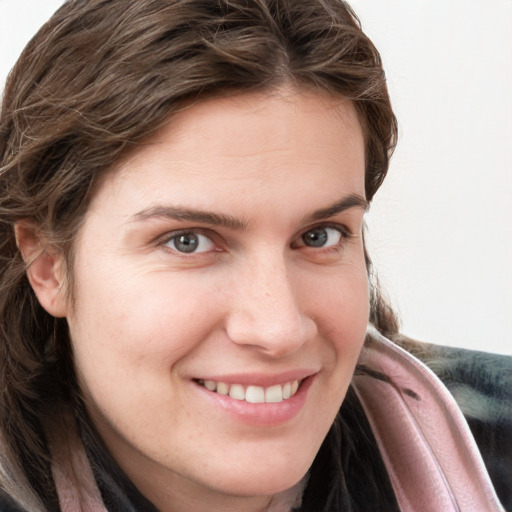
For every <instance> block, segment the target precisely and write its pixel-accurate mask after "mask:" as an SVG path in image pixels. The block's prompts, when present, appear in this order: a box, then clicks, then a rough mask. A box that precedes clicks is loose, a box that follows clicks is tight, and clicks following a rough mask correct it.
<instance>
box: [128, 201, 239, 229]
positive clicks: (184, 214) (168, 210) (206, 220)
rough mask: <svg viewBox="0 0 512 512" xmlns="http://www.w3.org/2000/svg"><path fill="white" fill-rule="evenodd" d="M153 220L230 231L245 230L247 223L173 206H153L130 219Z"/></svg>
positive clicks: (133, 220) (228, 216)
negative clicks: (205, 225) (179, 222)
mask: <svg viewBox="0 0 512 512" xmlns="http://www.w3.org/2000/svg"><path fill="white" fill-rule="evenodd" d="M152 218H164V219H172V220H178V221H187V222H198V223H200V224H211V225H212V226H225V227H227V228H230V229H237V230H240V229H243V228H244V227H245V226H246V223H245V222H243V221H241V220H239V219H237V218H236V217H232V216H231V215H223V214H219V213H213V212H205V211H201V210H194V209H191V208H180V207H173V206H153V207H151V208H147V209H145V210H142V211H140V212H138V213H136V214H135V215H133V216H132V217H131V218H130V221H131V222H138V221H144V220H148V219H152Z"/></svg>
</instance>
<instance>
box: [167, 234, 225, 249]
mask: <svg viewBox="0 0 512 512" xmlns="http://www.w3.org/2000/svg"><path fill="white" fill-rule="evenodd" d="M163 245H165V246H166V247H169V248H170V249H173V250H175V251H178V252H181V253H185V254H190V253H197V252H208V251H212V250H214V249H215V244H214V243H213V241H212V240H211V239H210V238H208V237H207V236H206V235H203V234H201V233H197V232H194V231H187V232H183V231H182V232H180V233H176V234H174V235H172V236H171V237H169V238H168V239H167V241H166V242H165V243H164V244H163Z"/></svg>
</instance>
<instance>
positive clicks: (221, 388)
mask: <svg viewBox="0 0 512 512" xmlns="http://www.w3.org/2000/svg"><path fill="white" fill-rule="evenodd" d="M217 393H219V394H220V395H227V394H228V393H229V385H228V384H226V383H225V382H217Z"/></svg>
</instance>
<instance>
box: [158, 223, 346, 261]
mask: <svg viewBox="0 0 512 512" xmlns="http://www.w3.org/2000/svg"><path fill="white" fill-rule="evenodd" d="M329 229H330V230H335V231H337V232H338V233H339V234H340V239H339V241H338V242H337V243H335V244H333V245H329V246H319V247H314V246H308V245H306V243H305V241H304V238H303V237H304V236H305V235H306V234H307V233H310V232H312V231H315V230H329ZM183 235H196V236H198V235H199V236H201V237H205V238H207V239H209V240H210V241H211V243H212V244H213V245H214V246H218V244H217V243H216V241H215V238H217V237H218V235H216V234H215V233H212V232H211V231H210V230H205V229H201V228H192V229H182V230H179V231H173V232H171V233H167V234H166V235H164V237H161V238H160V239H159V240H157V241H156V245H158V246H163V247H166V246H168V244H170V243H171V242H172V241H173V240H177V239H178V237H180V236H183ZM352 238H355V235H354V234H353V233H351V231H350V230H349V229H348V228H347V227H346V226H344V225H339V224H319V225H316V226H311V227H308V229H306V230H304V231H303V232H302V233H300V234H299V235H298V236H297V238H296V239H295V240H294V241H293V242H292V243H291V245H290V246H291V248H292V249H296V248H306V249H312V250H314V251H315V252H321V251H322V252H332V251H339V250H340V249H342V248H343V246H344V244H345V243H346V242H347V241H348V240H350V239H352ZM297 241H299V243H297ZM167 250H169V251H171V252H172V253H173V254H177V255H179V256H183V257H191V256H193V255H208V254H211V253H218V252H222V249H221V248H217V249H213V250H207V251H200V252H197V251H190V252H186V251H179V250H178V249H176V248H172V247H167Z"/></svg>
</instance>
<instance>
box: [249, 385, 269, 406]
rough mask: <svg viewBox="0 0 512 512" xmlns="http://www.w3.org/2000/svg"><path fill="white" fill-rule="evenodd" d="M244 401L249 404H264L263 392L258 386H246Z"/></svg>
mask: <svg viewBox="0 0 512 512" xmlns="http://www.w3.org/2000/svg"><path fill="white" fill-rule="evenodd" d="M245 400H246V402H251V404H262V403H264V402H265V390H264V389H263V388H262V387H260V386H247V389H246V390H245Z"/></svg>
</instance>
